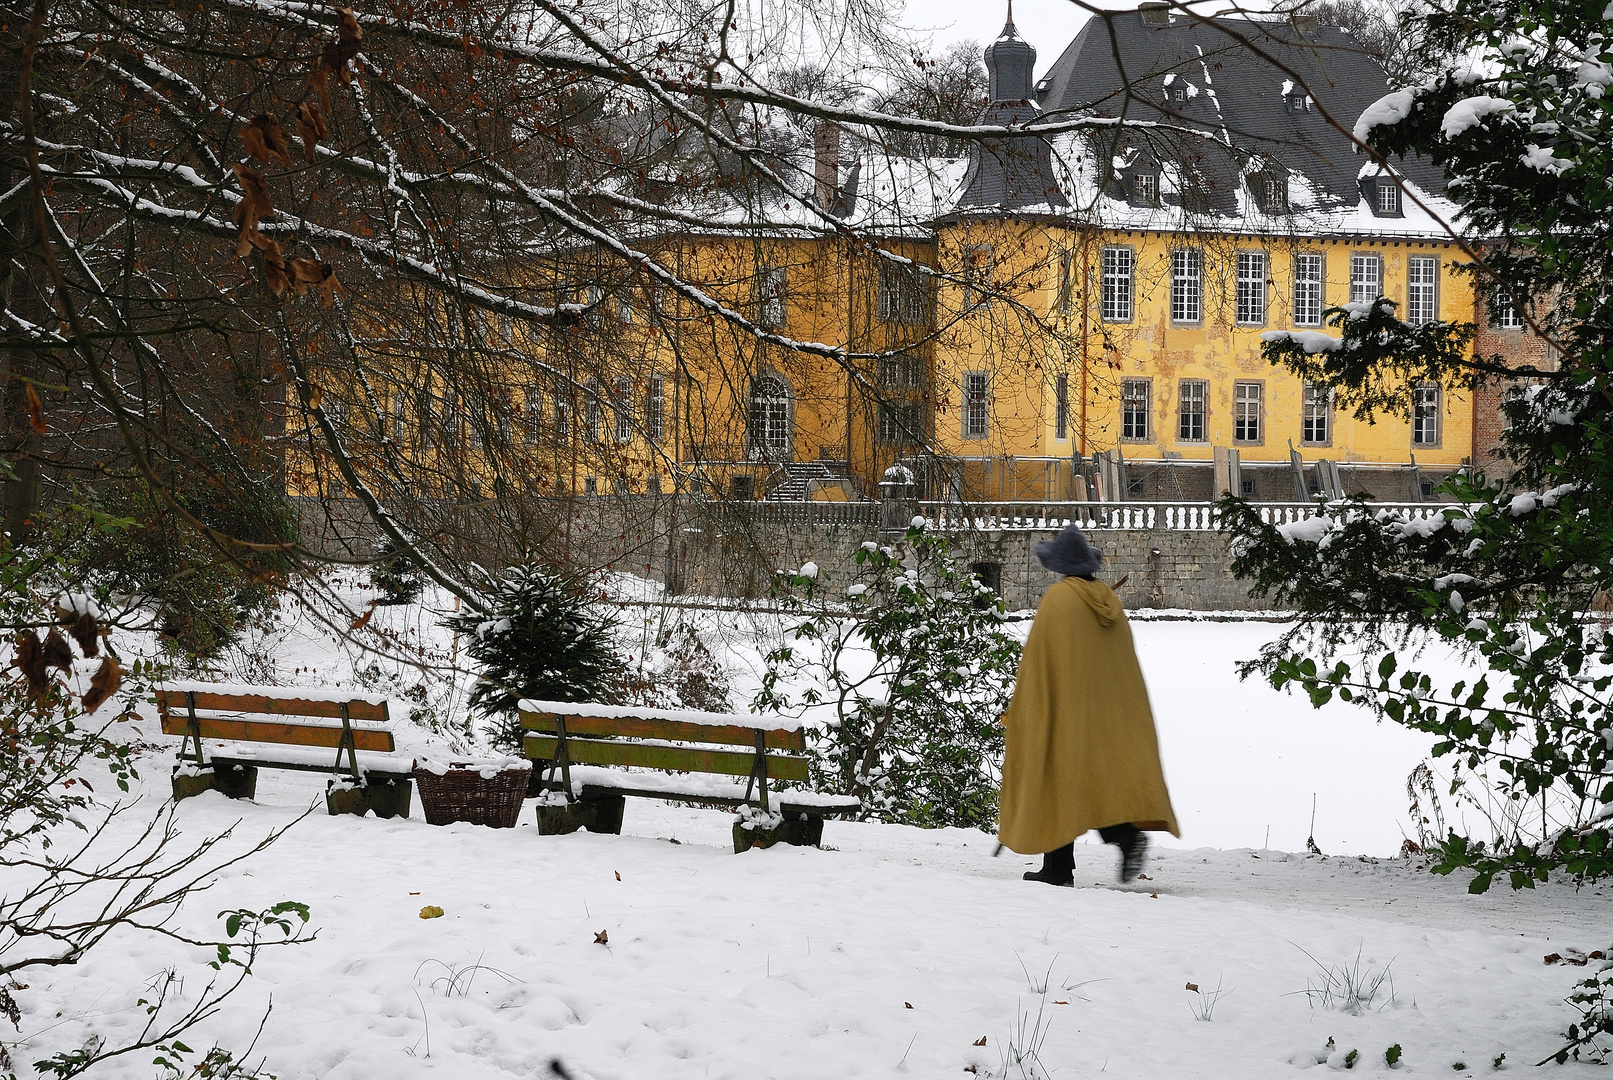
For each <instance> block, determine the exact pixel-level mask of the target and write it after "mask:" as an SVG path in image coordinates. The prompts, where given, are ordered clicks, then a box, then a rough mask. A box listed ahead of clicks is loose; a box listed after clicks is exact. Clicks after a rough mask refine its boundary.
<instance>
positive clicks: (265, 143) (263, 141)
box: [240, 112, 291, 165]
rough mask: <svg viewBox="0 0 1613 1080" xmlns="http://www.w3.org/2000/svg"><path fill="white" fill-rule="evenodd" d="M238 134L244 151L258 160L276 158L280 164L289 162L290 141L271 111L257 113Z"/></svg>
mask: <svg viewBox="0 0 1613 1080" xmlns="http://www.w3.org/2000/svg"><path fill="white" fill-rule="evenodd" d="M240 134H241V142H242V143H244V144H245V145H246V152H247V153H248V154H251V155H252V156H253V157H254V158H257V159H258V160H259V161H268V160H269V159H270V158H278V159H279V161H280V163H281V164H282V165H290V164H291V142H290V140H289V139H287V138H286V129H285V128H283V127H281V126H280V121H279V120H278V119H276V118H275V116H274V114H273V113H266V112H265V113H258V115H256V116H254V117H253V118H252V122H251V123H249V124H248V125H247V126H246V127H244V128H242V129H241V132H240Z"/></svg>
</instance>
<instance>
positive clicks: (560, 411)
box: [554, 394, 571, 446]
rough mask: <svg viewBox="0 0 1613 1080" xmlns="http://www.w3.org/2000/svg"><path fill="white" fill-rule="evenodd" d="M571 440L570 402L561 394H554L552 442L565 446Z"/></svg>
mask: <svg viewBox="0 0 1613 1080" xmlns="http://www.w3.org/2000/svg"><path fill="white" fill-rule="evenodd" d="M570 442H571V402H569V401H567V400H566V398H565V396H564V395H562V394H556V395H555V396H554V443H555V445H556V446H566V445H569V444H570Z"/></svg>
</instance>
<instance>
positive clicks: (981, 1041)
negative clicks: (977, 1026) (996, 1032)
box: [969, 1035, 986, 1046]
mask: <svg viewBox="0 0 1613 1080" xmlns="http://www.w3.org/2000/svg"><path fill="white" fill-rule="evenodd" d="M969 1045H970V1046H985V1045H986V1037H985V1036H984V1035H982V1036H980V1038H978V1039H976V1040H975V1041H974V1042H972V1043H970V1044H969Z"/></svg>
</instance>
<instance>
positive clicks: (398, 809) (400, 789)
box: [364, 780, 414, 818]
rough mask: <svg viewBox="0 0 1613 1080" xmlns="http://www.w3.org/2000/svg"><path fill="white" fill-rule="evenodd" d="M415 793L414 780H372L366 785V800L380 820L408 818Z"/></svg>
mask: <svg viewBox="0 0 1613 1080" xmlns="http://www.w3.org/2000/svg"><path fill="white" fill-rule="evenodd" d="M413 791H414V781H413V780H371V781H370V782H369V783H368V784H367V785H365V788H364V798H365V801H366V802H367V803H368V804H369V808H370V809H371V810H373V811H375V816H376V817H378V818H393V817H402V818H406V817H408V816H409V798H410V795H411V794H412V793H413Z"/></svg>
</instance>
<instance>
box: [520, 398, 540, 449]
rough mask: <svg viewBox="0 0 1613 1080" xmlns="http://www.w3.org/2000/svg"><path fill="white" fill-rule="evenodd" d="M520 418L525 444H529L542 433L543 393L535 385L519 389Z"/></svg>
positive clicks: (534, 441) (535, 440) (536, 439)
mask: <svg viewBox="0 0 1613 1080" xmlns="http://www.w3.org/2000/svg"><path fill="white" fill-rule="evenodd" d="M521 419H522V420H523V421H524V422H523V424H522V429H523V431H524V433H525V436H526V444H527V445H528V446H531V445H533V444H534V443H536V442H537V441H538V438H539V436H540V435H541V434H542V433H543V394H542V393H541V392H540V391H539V390H538V388H537V387H536V386H529V387H527V388H526V389H525V390H523V391H521Z"/></svg>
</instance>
